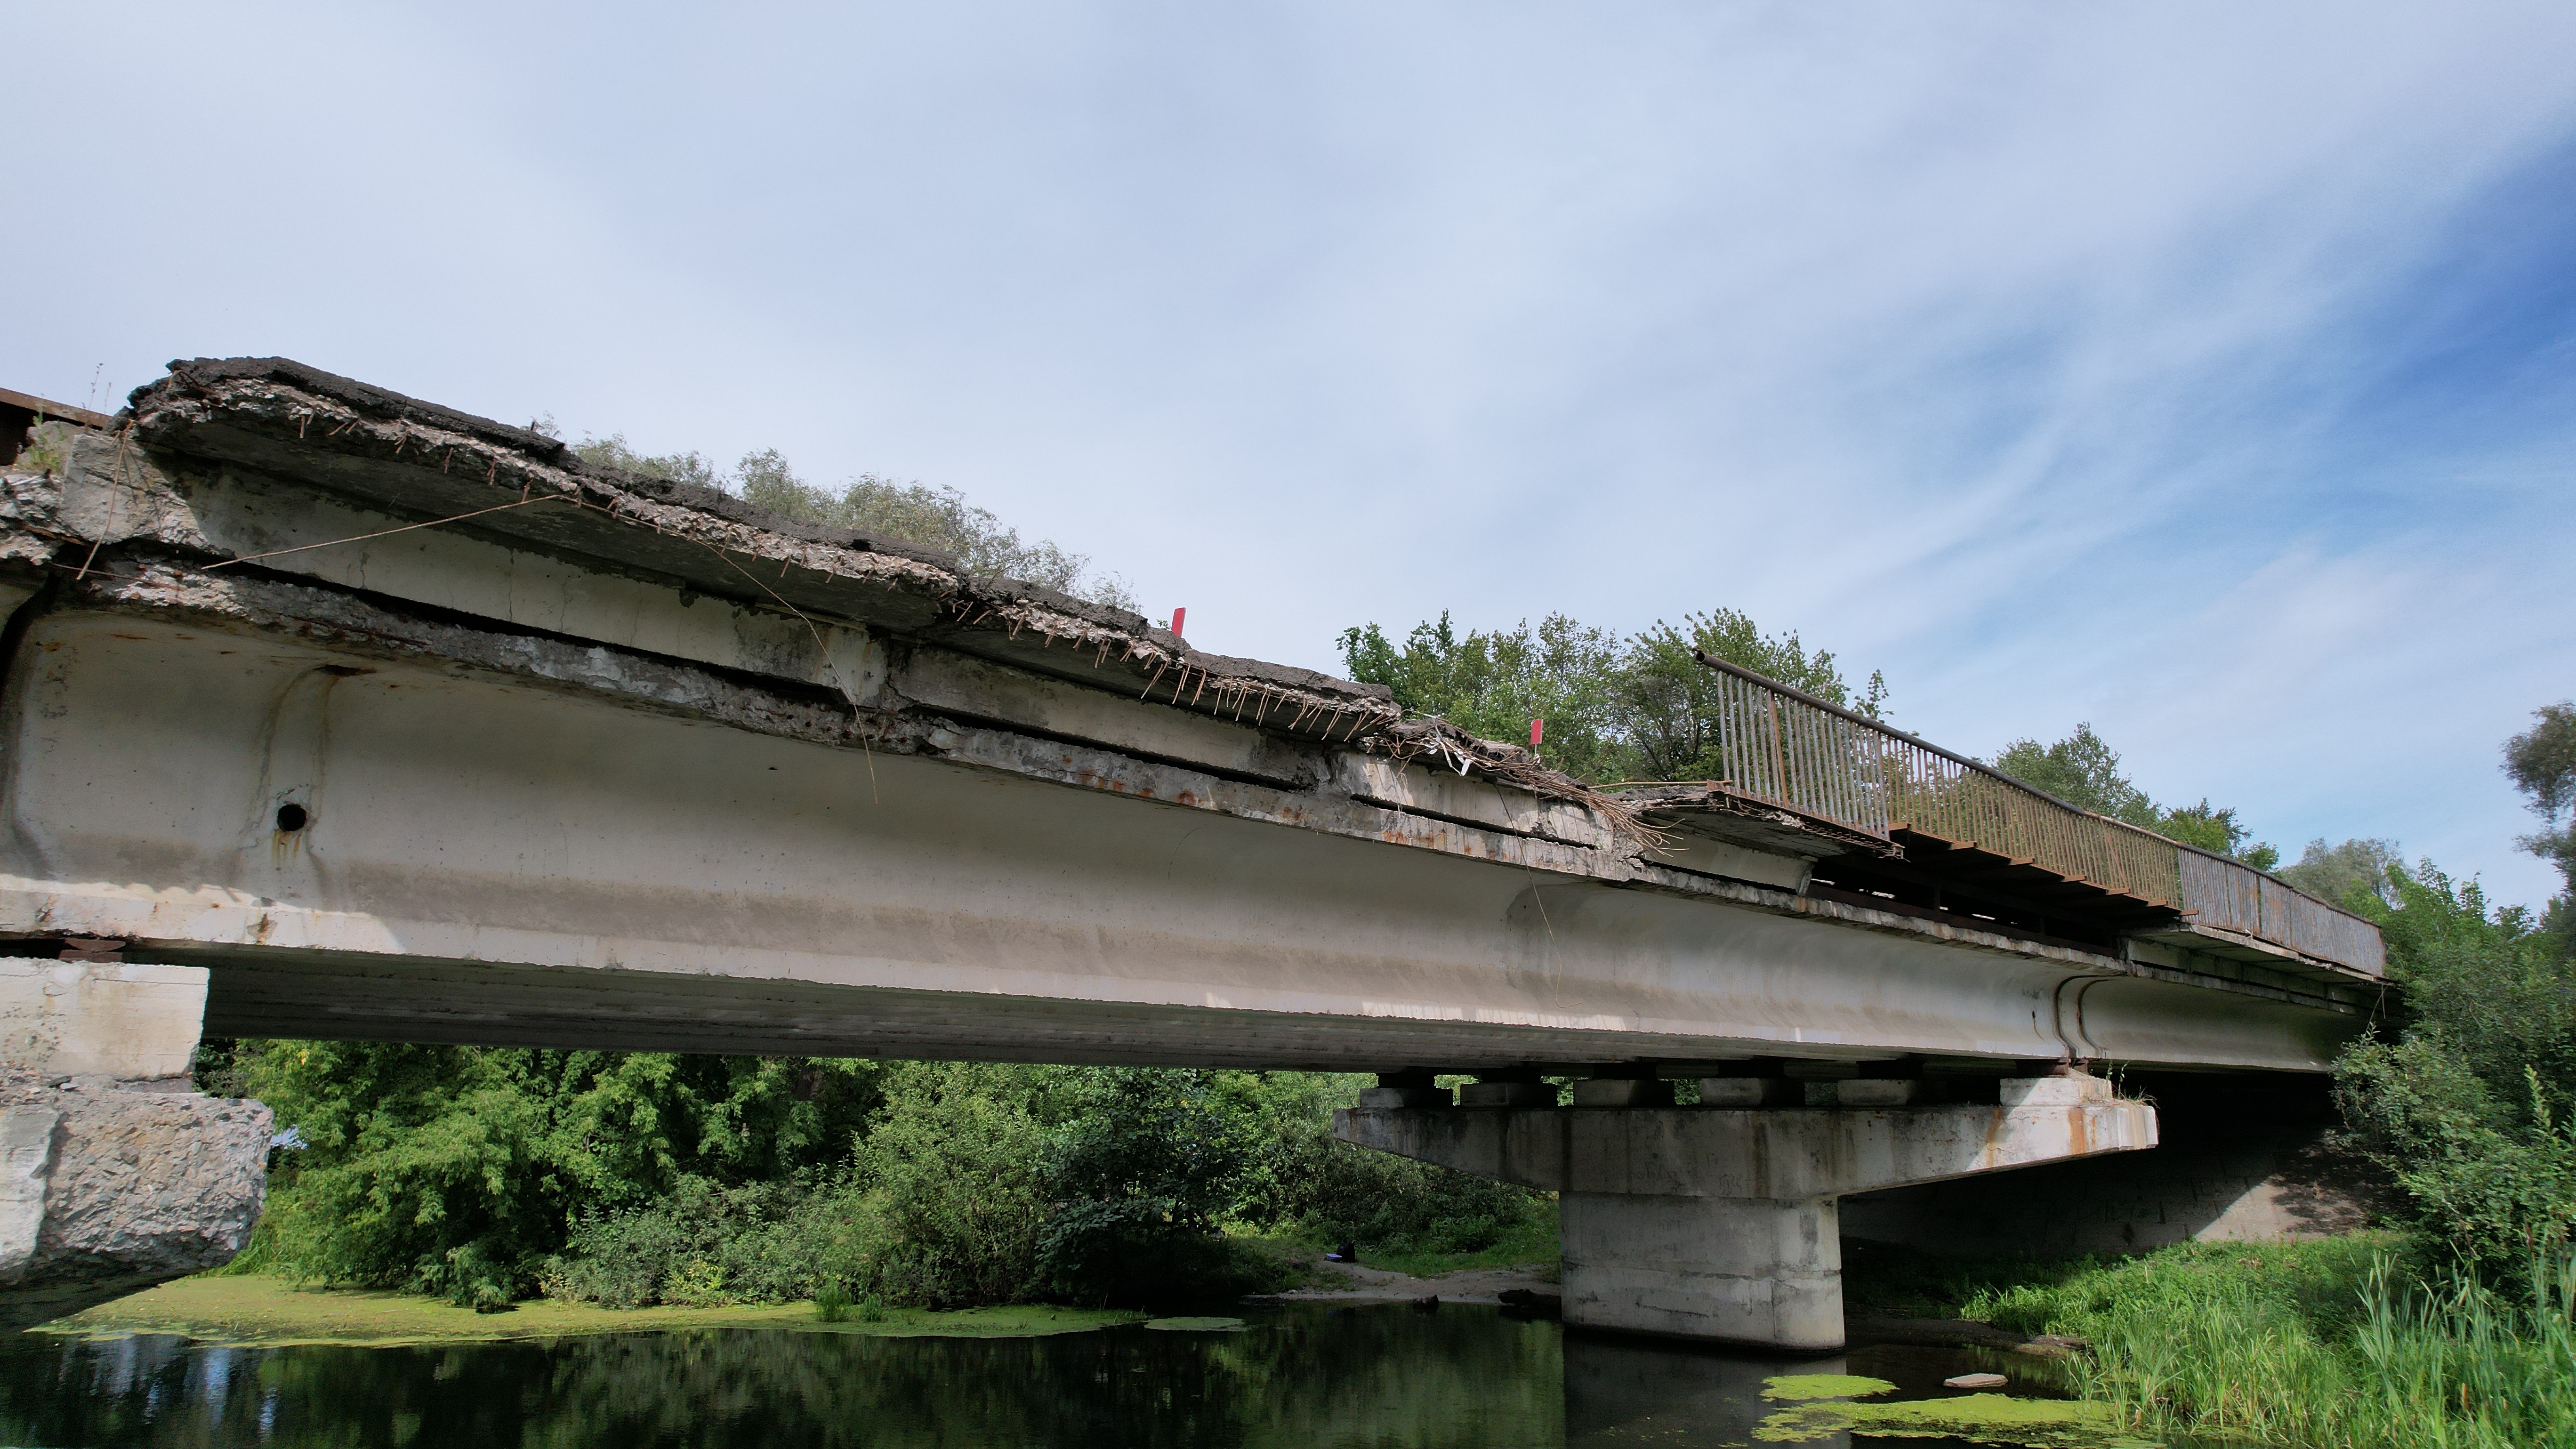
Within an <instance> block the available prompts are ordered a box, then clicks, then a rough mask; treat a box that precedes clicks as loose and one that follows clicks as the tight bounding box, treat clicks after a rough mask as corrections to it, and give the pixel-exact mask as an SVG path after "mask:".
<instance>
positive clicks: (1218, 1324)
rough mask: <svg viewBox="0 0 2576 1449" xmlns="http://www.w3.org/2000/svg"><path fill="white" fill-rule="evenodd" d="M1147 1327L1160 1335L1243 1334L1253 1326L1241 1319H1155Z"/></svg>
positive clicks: (1148, 1321)
mask: <svg viewBox="0 0 2576 1449" xmlns="http://www.w3.org/2000/svg"><path fill="white" fill-rule="evenodd" d="M1145 1326H1146V1327H1147V1328H1151V1329H1154V1330H1155V1331H1157V1332H1160V1333H1241V1332H1243V1331H1244V1330H1245V1329H1247V1328H1250V1327H1251V1326H1252V1325H1251V1324H1248V1323H1246V1322H1244V1321H1243V1320H1242V1319H1240V1318H1154V1319H1148V1320H1147V1321H1146V1323H1145Z"/></svg>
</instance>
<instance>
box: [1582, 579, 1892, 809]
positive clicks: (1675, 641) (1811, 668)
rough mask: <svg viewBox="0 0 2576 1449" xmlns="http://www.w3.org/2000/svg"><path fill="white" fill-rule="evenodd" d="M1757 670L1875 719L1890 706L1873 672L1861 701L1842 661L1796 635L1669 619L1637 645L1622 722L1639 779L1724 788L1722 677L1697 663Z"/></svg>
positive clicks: (1712, 617) (1618, 702) (1732, 614)
mask: <svg viewBox="0 0 2576 1449" xmlns="http://www.w3.org/2000/svg"><path fill="white" fill-rule="evenodd" d="M1694 648H1697V649H1700V650H1704V651H1706V652H1707V653H1708V654H1710V655H1712V656H1714V657H1716V658H1719V659H1723V660H1725V661H1726V662H1727V663H1729V664H1734V665H1738V666H1741V667H1742V668H1745V669H1750V670H1752V671H1753V672H1754V673H1756V674H1759V675H1761V676H1763V677H1764V678H1766V679H1773V680H1777V681H1779V682H1780V683H1782V684H1785V685H1788V686H1789V687H1791V688H1793V689H1798V690H1802V691H1804V692H1806V693H1808V694H1812V695H1814V696H1816V697H1817V698H1819V699H1823V700H1826V701H1829V702H1831V703H1833V704H1837V705H1841V706H1844V707H1845V708H1849V709H1853V710H1856V711H1857V712H1858V713H1861V714H1864V715H1867V716H1869V717H1870V718H1871V719H1878V718H1880V717H1881V715H1882V712H1883V711H1884V709H1885V707H1886V704H1887V680H1886V677H1885V676H1884V675H1881V674H1879V673H1878V672H1876V671H1872V672H1871V674H1870V676H1869V683H1868V684H1867V685H1865V686H1863V687H1862V689H1861V691H1860V695H1859V697H1858V698H1857V699H1855V698H1854V697H1853V695H1852V690H1851V687H1850V686H1849V685H1847V684H1846V683H1844V681H1843V676H1842V671H1841V670H1840V669H1839V668H1838V667H1837V666H1836V664H1835V661H1834V656H1833V655H1832V654H1831V653H1829V652H1827V651H1825V650H1821V649H1820V650H1817V651H1816V652H1815V653H1813V654H1809V653H1808V652H1807V650H1806V647H1805V646H1804V645H1803V644H1802V643H1801V642H1800V641H1799V638H1798V633H1797V631H1796V630H1794V629H1792V630H1790V631H1789V632H1787V633H1785V634H1765V633H1763V632H1762V630H1761V628H1760V627H1759V626H1758V625H1756V624H1755V623H1754V622H1753V620H1752V618H1751V617H1750V616H1749V615H1746V614H1743V613H1739V612H1737V611H1736V610H1733V609H1715V610H1712V611H1710V612H1708V613H1705V614H1686V615H1684V616H1682V622H1681V625H1680V626H1675V625H1672V624H1668V623H1666V622H1664V621H1663V620H1661V619H1658V620H1656V621H1655V625H1654V627H1653V628H1651V629H1648V630H1646V631H1645V632H1644V633H1641V634H1639V635H1638V636H1637V637H1636V638H1635V639H1633V640H1631V641H1629V645H1628V650H1627V654H1626V657H1625V659H1624V660H1623V661H1622V664H1623V667H1622V669H1621V671H1620V675H1619V687H1618V689H1617V691H1616V695H1615V706H1614V709H1615V715H1616V718H1617V720H1618V724H1619V728H1620V731H1621V733H1622V734H1624V735H1625V736H1626V738H1627V740H1628V742H1629V746H1630V748H1631V749H1633V750H1634V751H1635V752H1636V759H1637V772H1638V774H1639V775H1641V776H1643V777H1645V778H1647V779H1654V780H1718V779H1724V778H1725V777H1726V776H1727V774H1728V770H1727V766H1726V761H1725V759H1724V757H1723V754H1722V752H1721V750H1720V749H1719V737H1718V698H1719V696H1718V690H1719V688H1720V685H1719V680H1718V676H1717V674H1716V673H1715V672H1714V671H1712V670H1710V669H1709V668H1708V667H1707V666H1706V665H1704V664H1701V663H1700V662H1699V661H1698V660H1696V659H1694V658H1692V657H1691V651H1692V650H1693V649H1694Z"/></svg>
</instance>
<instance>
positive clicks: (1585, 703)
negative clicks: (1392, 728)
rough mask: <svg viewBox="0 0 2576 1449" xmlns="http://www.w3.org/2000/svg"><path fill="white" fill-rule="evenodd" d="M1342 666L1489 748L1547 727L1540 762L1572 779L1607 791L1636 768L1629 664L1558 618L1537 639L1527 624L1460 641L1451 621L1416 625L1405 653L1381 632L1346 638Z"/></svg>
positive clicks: (1348, 633)
mask: <svg viewBox="0 0 2576 1449" xmlns="http://www.w3.org/2000/svg"><path fill="white" fill-rule="evenodd" d="M1342 659H1343V662H1344V665H1345V667H1346V668H1347V669H1348V670H1349V672H1350V676H1351V678H1353V679H1355V680H1358V681H1359V682H1361V683H1363V684H1383V685H1385V686H1387V687H1388V688H1389V689H1391V690H1393V691H1394V692H1395V702H1396V703H1398V704H1400V705H1402V706H1404V707H1405V708H1406V709H1408V710H1412V711H1414V712H1416V713H1420V714H1432V715H1438V716H1440V717H1441V718H1443V719H1446V720H1447V721H1449V722H1450V723H1451V724H1454V725H1456V726H1457V727H1458V728H1460V729H1462V730H1465V731H1466V732H1468V733H1469V734H1472V735H1476V736H1478V737H1480V738H1483V739H1491V740H1511V741H1514V742H1519V741H1524V740H1527V739H1528V738H1529V728H1530V721H1531V720H1534V719H1536V720H1545V721H1546V722H1547V728H1546V731H1545V738H1544V739H1543V740H1542V741H1541V743H1540V745H1539V757H1540V758H1541V759H1543V760H1545V761H1546V762H1547V763H1549V764H1550V765H1553V766H1555V767H1556V768H1558V769H1560V770H1564V771H1566V772H1567V773H1569V774H1572V775H1576V776H1579V777H1581V778H1583V779H1588V780H1594V781H1608V780H1616V779H1622V778H1625V777H1626V775H1627V774H1628V773H1629V772H1630V771H1631V770H1632V769H1633V768H1634V767H1633V765H1632V764H1631V760H1632V758H1633V751H1632V750H1631V749H1630V748H1629V746H1628V744H1627V741H1626V740H1625V738H1624V736H1623V735H1622V734H1621V732H1620V729H1619V726H1618V723H1617V719H1616V708H1615V704H1616V696H1617V692H1618V689H1619V686H1620V679H1621V671H1622V669H1623V667H1624V658H1623V654H1622V651H1621V646H1620V644H1619V641H1618V640H1617V639H1616V638H1615V637H1614V636H1613V635H1611V634H1610V633H1609V631H1607V630H1604V629H1596V628H1592V627H1590V626H1588V625H1584V624H1578V623H1576V622H1575V621H1574V620H1572V619H1569V618H1567V617H1565V616H1564V615H1562V614H1550V615H1548V616H1547V617H1546V618H1544V619H1542V620H1540V621H1539V624H1538V627H1537V628H1536V629H1532V628H1531V627H1530V625H1529V623H1528V622H1527V621H1526V620H1524V621H1523V622H1522V623H1521V624H1520V625H1519V626H1518V627H1517V628H1513V629H1508V630H1501V629H1498V630H1493V631H1491V632H1487V631H1484V630H1469V631H1468V632H1467V633H1466V634H1465V635H1463V636H1461V635H1460V634H1459V633H1458V632H1457V630H1456V628H1455V627H1454V626H1452V625H1451V623H1450V622H1449V615H1448V614H1447V613H1446V612H1445V611H1444V612H1443V613H1442V614H1441V615H1440V618H1439V620H1438V622H1436V623H1435V622H1432V621H1430V620H1425V621H1424V622H1422V623H1419V624H1416V625H1414V626H1413V632H1411V633H1410V634H1407V635H1406V636H1405V638H1404V644H1403V647H1401V648H1398V647H1396V645H1394V644H1393V643H1392V642H1390V641H1389V640H1388V639H1387V637H1386V633H1385V631H1384V630H1382V629H1380V628H1379V627H1378V626H1377V625H1375V624H1369V625H1365V626H1363V627H1360V628H1355V629H1346V630H1344V631H1342Z"/></svg>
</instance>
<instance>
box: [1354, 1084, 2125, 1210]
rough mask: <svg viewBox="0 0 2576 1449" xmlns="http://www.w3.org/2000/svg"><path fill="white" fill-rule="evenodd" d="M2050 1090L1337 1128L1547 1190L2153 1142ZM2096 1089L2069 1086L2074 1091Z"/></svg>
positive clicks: (2047, 1154) (1371, 1122)
mask: <svg viewBox="0 0 2576 1449" xmlns="http://www.w3.org/2000/svg"><path fill="white" fill-rule="evenodd" d="M2042 1080H2043V1081H2044V1082H2045V1084H2046V1088H2045V1089H2046V1090H2048V1091H2049V1092H2050V1095H2051V1096H2052V1097H2058V1098H2059V1099H2058V1100H2042V1101H2037V1102H2030V1103H2026V1104H2024V1105H2020V1106H2009V1107H2008V1106H1992V1107H1981V1106H1947V1107H1920V1108H1910V1109H1891V1110H1883V1111H1874V1110H1865V1109H1818V1110H1806V1109H1797V1108H1788V1109H1764V1110H1756V1111H1738V1110H1731V1109H1724V1108H1709V1107H1662V1108H1655V1107H1629V1108H1610V1109H1602V1110H1593V1109H1588V1108H1582V1107H1545V1108H1536V1109H1527V1108H1499V1109H1496V1108H1485V1109H1473V1108H1464V1107H1460V1108H1436V1107H1435V1108H1399V1109H1381V1110H1372V1109H1369V1108H1346V1109H1344V1110H1342V1111H1339V1112H1336V1113H1334V1114H1333V1131H1334V1135H1336V1136H1338V1137H1340V1138H1341V1139H1342V1140H1343V1141H1345V1142H1351V1143H1355V1144H1357V1145H1359V1146H1362V1147H1372V1148H1376V1149H1377V1150H1379V1151H1381V1152H1393V1153H1396V1154H1397V1155H1399V1156H1403V1157H1411V1158H1416V1159H1419V1160H1421V1161H1424V1162H1436V1163H1438V1164H1440V1165H1441V1166H1443V1167H1452V1168H1456V1169H1457V1170H1458V1171H1460V1172H1472V1173H1474V1174H1476V1175H1477V1176H1479V1177H1491V1178H1497V1179H1499V1180H1501V1181H1504V1182H1515V1183H1519V1184H1520V1185H1521V1186H1523V1187H1532V1188H1537V1189H1540V1190H1541V1191H1545V1192H1606V1193H1637V1194H1645V1195H1651V1196H1660V1197H1727V1198H1779V1199H1796V1198H1809V1197H1826V1196H1840V1195H1842V1194H1845V1193H1855V1192H1875V1191H1884V1190H1886V1189H1888V1188H1894V1187H1903V1186H1907V1185H1910V1184H1914V1183H1923V1182H1938V1181H1941V1180H1943V1179H1945V1178H1953V1177H1966V1176H1969V1175H1971V1174H1974V1173H1983V1172H1999V1171H2002V1170H2004V1169H2006V1168H2013V1167H2028V1166H2032V1165H2034V1164H2037V1163H2042V1162H2057V1161H2063V1160H2065V1159H2067V1158H2073V1157H2086V1156H2091V1155H2093V1154H2096V1153H2106V1152H2134V1151H2138V1150H2141V1149H2143V1148H2148V1147H2153V1146H2155V1145H2156V1114H2155V1109H2154V1108H2153V1107H2151V1106H2149V1105H2147V1104H2146V1103H2143V1102H2133V1101H2127V1100H2123V1099H2120V1098H2116V1097H2112V1096H2110V1095H2108V1092H2107V1084H2104V1083H2102V1082H2100V1079H2098V1078H2089V1077H2061V1078H2049V1079H2042ZM2079 1088H2080V1089H2081V1090H2084V1091H2087V1092H2090V1093H2092V1094H2093V1095H2088V1096H2083V1097H2075V1096H2074V1095H2073V1094H2074V1092H2075V1091H2076V1090H2078V1089H2079Z"/></svg>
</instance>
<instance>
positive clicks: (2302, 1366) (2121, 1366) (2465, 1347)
mask: <svg viewBox="0 0 2576 1449" xmlns="http://www.w3.org/2000/svg"><path fill="white" fill-rule="evenodd" d="M1967 1311H1968V1316H1971V1317H1980V1318H1989V1319H1991V1320H1992V1321H1994V1322H1995V1323H1997V1324H1998V1325H2000V1326H2004V1327H2010V1328H2017V1329H2022V1330H2025V1331H2036V1330H2042V1329H2044V1330H2046V1331H2049V1332H2055V1333H2064V1334H2070V1335H2073V1336H2077V1337H2081V1338H2083V1339H2085V1340H2087V1341H2088V1342H2090V1344H2091V1345H2092V1352H2091V1353H2090V1354H2089V1355H2087V1356H2085V1357H2083V1358H2080V1359H2078V1360H2077V1361H2076V1363H2075V1364H2074V1366H2073V1373H2074V1376H2075V1379H2076V1383H2077V1386H2078V1387H2080V1388H2081V1389H2082V1390H2083V1392H2084V1394H2085V1396H2086V1397H2087V1398H2095V1399H2102V1400H2107V1401H2109V1402H2112V1403H2115V1404H2118V1405H2120V1406H2122V1407H2123V1408H2125V1409H2127V1410H2128V1412H2129V1414H2130V1418H2131V1421H2132V1422H2133V1423H2134V1424H2136V1425H2137V1426H2138V1427H2140V1428H2143V1429H2147V1430H2149V1431H2151V1432H2154V1433H2158V1434H2161V1435H2165V1436H2169V1437H2210V1438H2225V1439H2235V1440H2246V1439H2251V1440H2256V1441H2259V1442H2261V1443H2265V1444H2274V1445H2283V1446H2295V1449H2416V1446H2426V1449H2576V1255H2570V1254H2561V1255H2559V1256H2558V1257H2556V1258H2555V1259H2554V1260H2552V1261H2544V1262H2542V1263H2539V1264H2537V1265H2535V1268H2534V1271H2533V1272H2532V1273H2531V1275H2530V1278H2529V1284H2528V1286H2527V1287H2525V1288H2522V1289H2519V1290H2516V1291H2511V1292H2507V1291H2502V1290H2498V1289H2496V1288H2492V1287H2489V1286H2486V1285H2484V1284H2481V1283H2479V1282H2477V1281H2476V1280H2475V1279H2473V1278H2470V1277H2467V1276H2465V1275H2462V1274H2460V1273H2457V1272H2454V1271H2449V1270H2445V1269H2432V1270H2423V1269H2419V1268H2416V1267H2414V1266H2411V1265H2410V1264H2409V1261H2408V1260H2407V1258H2406V1257H2405V1256H2404V1255H2403V1254H2402V1252H2400V1251H2399V1245H2397V1244H2394V1243H2392V1242H2391V1241H2390V1240H2388V1239H2385V1238H2361V1239H2341V1240H2331V1241H2327V1242H2319V1243H2300V1244H2277V1243H2276V1244H2264V1245H2262V1246H2260V1247H2242V1246H2234V1245H2227V1246H2220V1245H2200V1246H2192V1247H2186V1248H2181V1249H2170V1250H2167V1251H2165V1252H2161V1253H2156V1254H2150V1255H2148V1256H2146V1257H2144V1258H2139V1259H2133V1260H2130V1261H2128V1262H2125V1263H2120V1264H2118V1265H2116V1266H2097V1267H2093V1268H2090V1269H2087V1270H2085V1271H2081V1272H2078V1273H2075V1274H2073V1275H2071V1276H2069V1277H2067V1278H2066V1279H2064V1280H2062V1281H2060V1282H2057V1283H2054V1284H2046V1285H2031V1284H2024V1285H2021V1286H2017V1287H2012V1288H2008V1289H2002V1290H1998V1291H1992V1292H1988V1293H1984V1294H1980V1295H1979V1296H1978V1297H1977V1298H1976V1299H1975V1300H1972V1301H1971V1302H1970V1304H1969V1305H1968V1309H1967Z"/></svg>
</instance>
